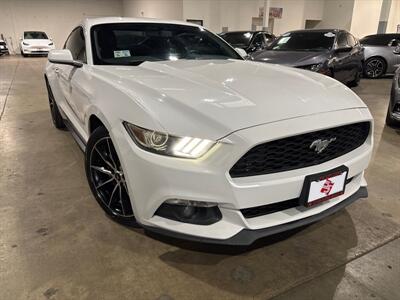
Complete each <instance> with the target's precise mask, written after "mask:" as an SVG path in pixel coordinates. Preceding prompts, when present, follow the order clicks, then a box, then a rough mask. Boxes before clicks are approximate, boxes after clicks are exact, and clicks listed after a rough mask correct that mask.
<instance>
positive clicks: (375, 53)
mask: <svg viewBox="0 0 400 300" xmlns="http://www.w3.org/2000/svg"><path fill="white" fill-rule="evenodd" d="M360 43H361V45H362V46H363V47H364V56H365V65H364V76H365V77H368V78H379V77H381V76H383V75H385V74H393V73H394V72H395V70H396V68H395V65H398V64H400V33H389V34H373V35H368V36H366V37H364V38H362V39H361V40H360Z"/></svg>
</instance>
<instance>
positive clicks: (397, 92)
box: [386, 66, 400, 127]
mask: <svg viewBox="0 0 400 300" xmlns="http://www.w3.org/2000/svg"><path fill="white" fill-rule="evenodd" d="M396 67H397V66H396ZM386 124H387V125H389V126H392V127H400V68H397V71H396V73H395V75H394V78H393V83H392V91H391V93H390V101H389V107H388V112H387V116H386Z"/></svg>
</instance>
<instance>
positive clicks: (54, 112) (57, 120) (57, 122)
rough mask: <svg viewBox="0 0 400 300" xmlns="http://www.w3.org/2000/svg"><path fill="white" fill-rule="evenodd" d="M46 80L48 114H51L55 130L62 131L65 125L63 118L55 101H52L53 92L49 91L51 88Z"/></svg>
mask: <svg viewBox="0 0 400 300" xmlns="http://www.w3.org/2000/svg"><path fill="white" fill-rule="evenodd" d="M45 80H46V87H47V94H48V97H49V106H50V113H51V119H52V120H53V124H54V126H55V127H56V128H58V129H64V128H65V124H64V121H63V118H62V116H61V114H60V111H59V110H58V106H57V103H56V101H55V100H54V95H53V92H52V91H51V87H50V85H49V82H48V81H47V79H45Z"/></svg>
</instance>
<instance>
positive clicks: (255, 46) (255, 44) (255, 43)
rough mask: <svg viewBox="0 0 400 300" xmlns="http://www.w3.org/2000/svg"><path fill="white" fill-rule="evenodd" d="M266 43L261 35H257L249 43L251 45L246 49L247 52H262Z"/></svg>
mask: <svg viewBox="0 0 400 300" xmlns="http://www.w3.org/2000/svg"><path fill="white" fill-rule="evenodd" d="M266 46H267V45H266V42H265V39H264V35H263V34H262V33H257V34H256V36H255V37H254V38H253V40H252V41H251V45H250V47H249V48H248V49H249V52H254V51H258V50H262V49H264V48H265V47H266Z"/></svg>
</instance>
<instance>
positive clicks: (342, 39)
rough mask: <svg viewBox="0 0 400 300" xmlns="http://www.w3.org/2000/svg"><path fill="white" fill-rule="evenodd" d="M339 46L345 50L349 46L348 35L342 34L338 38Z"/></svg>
mask: <svg viewBox="0 0 400 300" xmlns="http://www.w3.org/2000/svg"><path fill="white" fill-rule="evenodd" d="M337 46H338V47H339V48H344V47H346V46H347V34H346V33H344V32H340V33H339V35H338V38H337Z"/></svg>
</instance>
